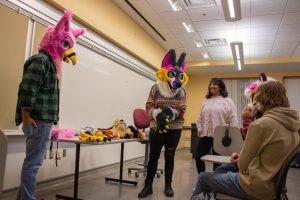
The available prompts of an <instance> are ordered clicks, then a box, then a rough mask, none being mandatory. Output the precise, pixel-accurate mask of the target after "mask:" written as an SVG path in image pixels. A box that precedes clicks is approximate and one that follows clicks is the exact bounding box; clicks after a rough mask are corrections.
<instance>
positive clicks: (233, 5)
mask: <svg viewBox="0 0 300 200" xmlns="http://www.w3.org/2000/svg"><path fill="white" fill-rule="evenodd" d="M221 3H222V8H223V13H224V17H225V21H228V22H234V21H238V20H240V19H242V11H241V2H240V0H221Z"/></svg>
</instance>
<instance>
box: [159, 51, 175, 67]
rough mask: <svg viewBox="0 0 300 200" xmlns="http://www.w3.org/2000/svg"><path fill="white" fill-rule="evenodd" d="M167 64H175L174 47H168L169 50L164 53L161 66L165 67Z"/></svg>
mask: <svg viewBox="0 0 300 200" xmlns="http://www.w3.org/2000/svg"><path fill="white" fill-rule="evenodd" d="M168 65H173V66H175V65H176V53H175V50H174V49H170V51H169V52H168V53H167V54H166V55H165V57H164V59H163V61H162V64H161V67H162V68H165V67H167V66H168Z"/></svg>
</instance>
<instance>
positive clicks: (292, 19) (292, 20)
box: [281, 12, 300, 26]
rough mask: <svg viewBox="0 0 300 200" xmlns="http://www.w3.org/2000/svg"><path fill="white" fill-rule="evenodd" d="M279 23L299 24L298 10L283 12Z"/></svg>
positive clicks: (299, 13) (299, 14) (299, 15)
mask: <svg viewBox="0 0 300 200" xmlns="http://www.w3.org/2000/svg"><path fill="white" fill-rule="evenodd" d="M281 24H295V25H296V24H298V26H300V12H295V13H285V14H284V15H283V19H282V23H281Z"/></svg>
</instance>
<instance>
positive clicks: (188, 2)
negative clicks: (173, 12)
mask: <svg viewBox="0 0 300 200" xmlns="http://www.w3.org/2000/svg"><path fill="white" fill-rule="evenodd" d="M181 2H182V4H183V6H184V7H185V9H194V8H205V7H212V6H216V2H215V0H181Z"/></svg>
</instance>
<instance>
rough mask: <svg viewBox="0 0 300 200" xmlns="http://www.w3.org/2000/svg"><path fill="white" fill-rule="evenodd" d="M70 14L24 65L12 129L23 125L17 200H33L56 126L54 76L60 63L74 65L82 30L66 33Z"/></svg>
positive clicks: (52, 29)
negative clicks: (39, 171) (37, 177)
mask: <svg viewBox="0 0 300 200" xmlns="http://www.w3.org/2000/svg"><path fill="white" fill-rule="evenodd" d="M71 17H72V13H71V12H70V11H66V12H65V13H64V15H63V17H62V18H61V19H60V21H59V22H58V24H57V25H56V26H55V27H49V28H48V30H47V32H46V33H45V34H44V37H43V39H42V41H41V43H40V47H39V53H38V54H37V55H34V56H32V57H30V58H29V59H28V60H27V61H26V62H25V64H24V70H23V78H22V81H21V83H20V86H19V92H18V101H17V108H16V118H15V121H16V125H20V124H21V123H23V126H22V130H23V132H24V135H25V136H26V157H25V159H24V162H23V166H22V172H21V185H20V189H19V192H18V197H17V199H18V200H36V199H42V198H40V197H35V195H34V191H35V185H36V175H37V173H38V170H39V168H40V167H41V165H42V163H43V154H44V151H45V150H46V147H47V142H48V138H49V136H50V131H51V127H52V124H53V123H57V122H58V110H59V105H58V104H59V90H58V74H60V73H61V64H62V60H64V61H65V62H67V63H68V62H69V61H71V62H72V63H73V65H75V64H76V54H75V53H74V52H73V49H72V47H73V46H74V44H75V38H77V37H79V36H80V35H82V34H83V33H84V30H83V29H81V28H80V29H76V30H72V29H70V21H71Z"/></svg>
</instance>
